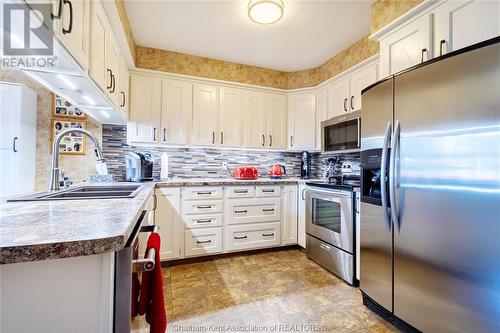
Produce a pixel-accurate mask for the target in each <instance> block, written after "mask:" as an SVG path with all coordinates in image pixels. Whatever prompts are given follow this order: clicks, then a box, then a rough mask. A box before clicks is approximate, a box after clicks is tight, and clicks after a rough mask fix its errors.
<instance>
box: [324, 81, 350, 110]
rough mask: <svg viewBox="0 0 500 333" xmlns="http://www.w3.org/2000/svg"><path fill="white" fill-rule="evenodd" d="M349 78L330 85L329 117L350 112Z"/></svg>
mask: <svg viewBox="0 0 500 333" xmlns="http://www.w3.org/2000/svg"><path fill="white" fill-rule="evenodd" d="M349 99H350V87H349V78H344V79H341V80H339V81H336V82H334V83H333V84H332V85H331V86H329V87H328V118H332V117H336V116H340V115H341V114H344V113H346V112H349V110H350V108H349Z"/></svg>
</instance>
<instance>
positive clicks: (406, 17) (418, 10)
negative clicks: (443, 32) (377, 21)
mask: <svg viewBox="0 0 500 333" xmlns="http://www.w3.org/2000/svg"><path fill="white" fill-rule="evenodd" d="M444 2H445V1H443V0H426V1H424V2H422V3H421V4H419V5H417V6H415V7H414V8H412V9H410V10H409V11H408V12H406V13H405V14H403V15H402V16H399V17H398V18H397V19H395V20H394V21H392V22H390V23H389V24H387V25H385V26H384V27H382V28H380V29H379V30H377V31H375V32H374V33H372V34H371V35H370V36H369V37H368V39H370V40H374V41H380V40H381V39H383V38H384V37H385V36H387V35H388V34H390V33H392V32H394V30H396V29H397V28H399V27H400V26H402V25H403V24H407V23H410V22H411V21H413V20H414V19H418V18H419V17H421V16H422V15H423V14H426V13H429V12H431V11H432V10H433V9H435V8H436V7H439V6H441V5H442V4H443V3H444Z"/></svg>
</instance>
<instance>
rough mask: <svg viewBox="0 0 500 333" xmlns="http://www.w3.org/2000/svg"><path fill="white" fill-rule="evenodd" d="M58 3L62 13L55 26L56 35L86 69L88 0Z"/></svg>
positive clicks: (68, 0) (87, 54) (71, 0)
mask: <svg viewBox="0 0 500 333" xmlns="http://www.w3.org/2000/svg"><path fill="white" fill-rule="evenodd" d="M60 5H61V6H62V13H61V20H60V23H59V24H57V26H56V30H55V33H56V36H57V38H58V39H59V41H61V43H62V44H63V45H64V47H65V48H66V49H67V50H68V51H69V53H71V55H72V56H73V58H75V59H76V61H78V63H79V64H80V66H82V68H83V69H84V70H86V69H87V68H88V64H89V31H90V29H89V24H90V20H89V18H90V1H89V0H65V1H62V2H61V3H60ZM55 6H56V7H58V6H59V4H55Z"/></svg>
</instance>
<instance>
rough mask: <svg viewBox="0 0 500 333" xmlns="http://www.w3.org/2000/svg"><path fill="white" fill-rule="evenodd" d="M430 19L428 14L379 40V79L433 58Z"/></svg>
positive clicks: (430, 15)
mask: <svg viewBox="0 0 500 333" xmlns="http://www.w3.org/2000/svg"><path fill="white" fill-rule="evenodd" d="M432 17H433V15H432V14H431V13H428V14H426V15H424V16H422V17H420V18H418V19H415V20H414V21H412V22H410V23H408V24H407V25H404V26H402V27H400V28H399V29H397V30H395V31H394V32H392V33H390V34H389V35H388V36H386V37H384V38H382V39H381V40H380V77H381V78H384V77H386V76H388V75H390V74H394V73H396V72H399V71H401V70H403V69H406V68H409V67H411V66H414V65H416V64H419V63H421V62H424V61H426V60H428V59H431V58H432V57H433V45H432Z"/></svg>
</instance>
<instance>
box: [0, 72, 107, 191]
mask: <svg viewBox="0 0 500 333" xmlns="http://www.w3.org/2000/svg"><path fill="white" fill-rule="evenodd" d="M0 81H5V82H14V83H20V84H23V85H24V86H26V87H28V88H31V89H33V90H34V91H35V92H36V93H37V129H36V143H35V142H34V143H33V144H36V169H35V190H36V191H41V190H46V189H47V186H48V185H49V175H50V165H51V157H52V154H51V150H52V148H51V144H52V143H51V136H50V134H51V132H50V130H51V115H52V107H53V97H54V95H53V94H52V93H51V92H50V91H48V90H47V89H45V88H44V87H43V86H41V85H40V84H39V83H38V82H36V81H34V80H33V79H31V78H30V77H29V76H28V75H26V74H24V73H23V72H21V71H19V70H0ZM87 129H88V130H89V131H91V132H92V133H93V134H94V135H95V136H96V137H97V139H98V140H100V138H101V125H100V124H99V123H97V122H96V121H95V120H94V119H92V118H91V117H88V119H87ZM85 140H87V142H86V144H87V147H90V149H87V153H86V154H85V155H61V156H60V159H59V167H60V168H62V169H64V171H65V173H66V175H67V176H69V177H70V178H71V180H72V181H74V182H75V181H76V182H78V181H82V180H88V179H89V177H90V175H92V174H95V173H96V172H95V155H94V150H93V149H92V148H91V143H90V141H88V139H85Z"/></svg>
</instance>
